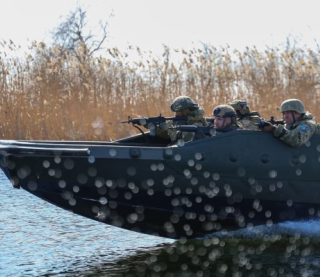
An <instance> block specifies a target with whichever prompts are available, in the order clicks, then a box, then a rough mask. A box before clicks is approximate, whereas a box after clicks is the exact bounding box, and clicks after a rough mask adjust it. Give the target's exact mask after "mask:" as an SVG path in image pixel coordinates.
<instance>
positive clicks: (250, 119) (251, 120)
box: [228, 100, 260, 131]
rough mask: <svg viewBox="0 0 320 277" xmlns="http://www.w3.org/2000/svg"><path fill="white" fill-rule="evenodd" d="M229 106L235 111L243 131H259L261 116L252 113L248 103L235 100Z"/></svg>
mask: <svg viewBox="0 0 320 277" xmlns="http://www.w3.org/2000/svg"><path fill="white" fill-rule="evenodd" d="M228 105H230V106H231V107H233V108H234V109H235V111H236V113H237V120H238V122H240V123H241V126H242V127H243V129H246V130H255V131H258V130H259V127H258V124H259V122H260V114H259V113H258V112H251V110H250V107H249V106H248V105H247V102H246V101H241V100H234V101H231V102H229V103H228Z"/></svg>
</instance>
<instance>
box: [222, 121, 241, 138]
mask: <svg viewBox="0 0 320 277" xmlns="http://www.w3.org/2000/svg"><path fill="white" fill-rule="evenodd" d="M221 129H226V130H229V131H231V130H238V129H243V127H242V125H241V123H239V121H237V122H232V123H231V124H230V125H229V126H228V127H226V128H220V130H221ZM223 133H225V132H223V131H217V135H218V134H223Z"/></svg>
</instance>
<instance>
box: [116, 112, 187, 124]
mask: <svg viewBox="0 0 320 277" xmlns="http://www.w3.org/2000/svg"><path fill="white" fill-rule="evenodd" d="M169 120H171V121H175V122H181V124H182V123H186V122H187V118H186V117H185V116H173V117H164V116H161V114H160V115H159V116H156V117H141V118H131V117H130V116H128V120H125V121H121V123H128V124H129V123H132V125H142V126H143V125H146V124H149V123H152V124H154V125H159V124H161V123H164V122H166V121H169Z"/></svg>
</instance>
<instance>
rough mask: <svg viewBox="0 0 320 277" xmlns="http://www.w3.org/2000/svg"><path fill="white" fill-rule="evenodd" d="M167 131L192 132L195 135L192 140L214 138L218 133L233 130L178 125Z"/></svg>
mask: <svg viewBox="0 0 320 277" xmlns="http://www.w3.org/2000/svg"><path fill="white" fill-rule="evenodd" d="M169 129H174V130H177V131H181V132H193V133H195V136H194V140H196V139H200V138H204V137H206V136H207V137H212V136H215V135H216V133H217V131H218V132H224V133H226V132H230V131H234V130H233V129H219V128H213V127H212V126H196V125H180V126H176V127H171V128H169Z"/></svg>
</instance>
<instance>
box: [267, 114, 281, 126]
mask: <svg viewBox="0 0 320 277" xmlns="http://www.w3.org/2000/svg"><path fill="white" fill-rule="evenodd" d="M268 122H270V123H271V124H272V125H275V124H276V125H283V124H284V120H283V119H279V120H277V119H274V116H273V115H272V116H271V117H270V119H269V120H268Z"/></svg>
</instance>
